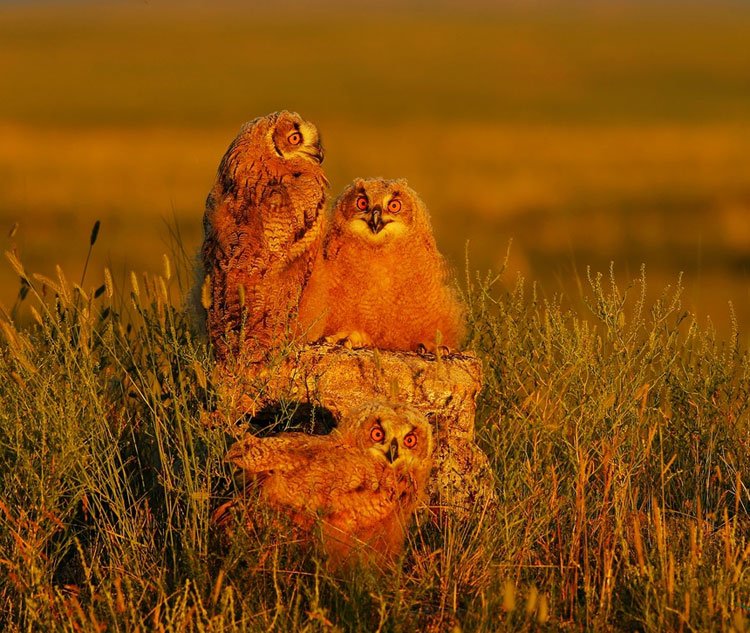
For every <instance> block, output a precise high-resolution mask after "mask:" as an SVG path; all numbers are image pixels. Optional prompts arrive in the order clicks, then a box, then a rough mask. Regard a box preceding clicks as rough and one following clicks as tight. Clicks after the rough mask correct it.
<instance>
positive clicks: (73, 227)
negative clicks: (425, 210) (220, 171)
mask: <svg viewBox="0 0 750 633" xmlns="http://www.w3.org/2000/svg"><path fill="white" fill-rule="evenodd" d="M749 27H750V8H749V7H748V6H747V5H745V4H743V3H736V4H735V3H712V4H708V3H705V4H704V3H698V2H696V3H689V4H680V5H677V4H669V3H655V4H652V3H649V4H645V3H644V4H640V3H639V4H625V3H612V4H606V5H605V4H591V3H571V4H570V5H567V6H566V7H565V8H564V9H563V8H562V6H561V5H556V4H546V3H539V4H533V5H528V6H522V5H514V4H509V5H507V6H503V7H501V8H491V7H489V6H485V5H483V4H482V3H476V4H470V5H467V6H465V7H464V8H463V9H461V10H459V9H457V8H456V7H453V6H451V5H450V4H448V3H437V4H436V5H434V6H432V7H431V9H430V11H429V12H428V11H427V10H426V9H425V7H424V6H422V5H420V4H418V3H415V4H410V5H407V6H405V7H403V6H397V5H395V4H393V5H389V4H386V5H384V6H375V5H369V6H360V7H351V6H344V5H343V4H339V3H336V2H332V3H329V4H326V5H324V6H323V7H322V8H316V9H313V8H311V7H309V6H306V5H303V4H300V3H293V2H292V3H282V4H280V5H278V6H277V7H276V8H274V9H270V8H261V7H255V8H252V9H249V8H241V7H239V6H237V5H232V4H226V5H222V6H220V7H219V8H207V7H202V6H196V5H186V6H182V5H180V7H176V6H175V5H171V6H168V5H158V6H157V5H155V4H149V3H143V4H137V5H136V4H117V3H113V4H107V5H94V4H91V5H79V6H77V5H67V4H49V5H47V4H41V5H31V6H22V5H14V4H9V5H0V74H2V76H3V78H4V83H5V85H6V86H8V87H9V89H8V90H6V91H5V94H4V95H3V99H1V100H0V228H2V231H3V238H2V240H3V241H5V244H4V247H5V248H4V249H3V250H7V251H8V252H9V254H8V255H7V256H6V260H5V261H6V262H7V265H5V267H3V268H0V375H1V376H3V378H4V380H3V381H1V382H0V628H3V629H4V630H9V631H19V632H20V631H103V630H108V631H145V630H159V631H183V630H191V631H269V630H273V631H276V630H278V631H306V632H307V631H413V630H424V631H488V632H489V631H498V630H508V631H536V630H540V631H542V630H571V631H579V630H592V631H612V630H616V631H691V630H699V631H731V630H733V631H744V630H748V627H750V573H749V571H750V570H749V566H750V562H749V561H748V557H749V556H750V521H748V503H749V502H750V489H749V488H748V486H749V485H750V482H749V481H748V477H747V473H748V468H749V467H750V458H749V457H748V455H750V452H749V451H748V448H749V447H750V357H749V356H748V353H747V347H748V342H750V336H749V335H748V332H749V331H750V281H749V278H748V275H749V274H750V221H748V218H749V217H750V157H749V156H748V152H747V150H746V148H747V147H748V144H749V141H750V82H748V81H747V69H748V68H750V48H748V47H747V45H746V43H745V40H746V34H747V32H748V29H749ZM279 108H288V109H293V110H297V111H299V112H300V113H302V114H304V115H305V116H306V117H308V118H310V119H311V120H313V121H315V122H316V123H317V124H318V126H319V127H320V129H321V131H322V133H323V139H324V143H325V146H326V150H327V157H326V160H325V163H324V167H325V169H326V173H327V174H328V177H329V180H330V182H331V192H332V195H335V194H336V193H337V192H338V191H339V190H341V189H342V188H343V186H344V185H345V184H347V183H348V182H349V181H350V180H351V179H352V178H354V177H356V176H361V175H382V176H388V177H391V176H392V177H402V176H403V177H406V178H408V179H409V181H410V184H411V185H412V186H413V187H414V188H415V189H416V190H417V191H419V192H420V194H421V195H422V196H423V198H424V199H425V201H426V202H427V204H428V206H429V208H430V210H431V213H432V217H433V224H434V228H435V233H436V236H437V239H438V243H439V245H440V247H441V250H442V251H443V252H444V253H445V254H446V255H447V256H448V257H449V259H450V260H451V262H452V263H453V264H454V266H455V268H456V270H457V276H458V282H459V285H460V287H461V289H462V293H463V295H464V297H465V299H466V302H467V305H468V307H469V321H470V333H469V338H468V341H467V348H468V349H469V350H471V351H473V352H474V353H476V354H477V355H478V356H479V357H480V358H481V359H482V362H483V367H484V374H485V387H484V389H483V391H482V393H481V394H480V396H479V414H478V419H477V428H478V443H479V444H480V446H481V447H482V449H483V450H484V451H485V452H486V453H487V455H488V456H489V458H490V461H491V463H492V468H493V477H494V482H493V483H494V485H495V487H496V490H497V493H498V498H499V504H498V506H497V507H496V508H490V509H487V508H476V511H475V512H474V514H473V515H472V516H471V517H470V519H469V520H468V521H459V520H455V519H453V518H451V517H448V516H447V517H444V518H443V519H442V521H441V522H440V523H439V524H437V525H436V524H433V523H431V522H429V521H428V520H427V519H426V517H424V516H422V515H420V519H419V521H418V522H417V524H416V525H415V526H414V527H413V528H412V530H411V532H410V536H409V543H408V546H407V549H406V552H405V554H404V558H403V560H401V561H399V562H398V564H396V565H394V567H393V568H392V569H390V570H388V573H386V574H385V575H378V574H376V573H371V572H368V571H366V570H364V571H363V570H360V571H358V572H357V573H351V574H349V573H336V574H334V573H330V572H328V571H326V569H325V567H324V565H322V564H321V561H320V559H319V557H318V555H317V554H316V552H315V551H314V550H313V551H311V550H305V549H301V548H299V547H298V546H297V545H296V544H295V543H293V542H291V543H290V542H285V541H284V540H283V539H282V538H280V537H279V535H278V533H276V532H275V531H274V530H272V529H267V530H260V531H259V532H255V533H252V534H248V533H246V531H244V530H243V528H242V526H241V525H239V524H238V525H237V526H236V527H237V529H236V532H235V534H234V535H233V536H232V537H231V538H229V539H226V538H222V537H221V536H220V535H219V534H218V533H217V532H216V531H215V530H214V529H213V526H212V524H211V519H210V517H211V513H212V511H213V510H214V509H215V508H216V507H217V506H218V505H220V504H221V503H223V502H224V501H226V500H227V499H228V498H229V497H230V496H231V495H232V493H233V489H234V488H233V483H232V476H231V473H230V469H229V467H228V466H227V465H226V464H225V463H223V462H222V457H223V455H224V454H225V452H226V450H227V447H228V443H229V442H231V438H229V437H228V436H227V435H226V434H225V433H224V432H223V431H222V430H221V429H216V428H209V427H207V426H206V425H205V424H204V423H203V422H202V419H203V418H204V417H205V413H206V412H208V411H212V410H213V409H214V408H215V407H216V404H217V399H218V395H217V385H216V384H215V379H214V363H213V361H212V357H211V351H210V349H208V347H207V346H206V343H205V342H204V341H203V340H202V339H201V338H200V337H199V336H197V335H196V333H195V332H194V331H193V329H192V328H191V326H190V324H189V322H188V319H187V317H186V315H185V314H184V310H183V306H184V295H185V293H186V292H187V290H188V288H189V287H190V285H191V283H192V277H191V272H190V264H191V258H192V256H193V253H194V252H195V250H196V249H197V247H198V245H199V243H200V239H201V216H202V212H203V201H204V199H205V195H206V193H207V192H208V190H209V188H210V187H211V184H212V181H213V178H214V173H215V169H216V167H217V165H218V161H219V159H220V157H221V155H222V153H223V152H224V150H225V149H226V146H227V144H228V143H229V141H230V140H231V138H232V137H233V136H234V134H235V133H236V131H237V130H238V128H239V126H240V124H241V123H242V122H243V121H245V120H247V119H250V118H252V117H254V116H256V115H259V114H265V113H267V112H270V111H272V110H275V109H279ZM96 220H100V221H101V225H100V227H101V228H100V230H99V231H98V234H97V236H96V240H95V243H94V244H93V248H92V251H91V258H90V260H89V259H88V258H87V252H88V251H89V248H90V246H91V242H92V241H94V240H92V239H91V237H92V232H91V230H92V226H94V222H95V221H96ZM3 227H4V228H3ZM6 235H7V237H6ZM511 239H512V241H513V243H512V246H511V248H510V251H508V245H509V241H510V240H511ZM467 240H468V242H469V244H468V249H467V245H466V242H467ZM165 253H166V256H165ZM467 253H468V262H467ZM85 262H88V265H87V266H85ZM610 262H614V263H613V264H610ZM642 265H645V272H643V270H642ZM84 269H85V274H84ZM488 269H491V270H494V272H491V273H489V274H485V272H484V271H486V270H488ZM477 271H480V272H477ZM681 271H683V275H682V277H680V272H681ZM76 285H77V286H76ZM19 289H20V292H19ZM730 301H731V302H732V307H730V305H729V302H730ZM258 388H259V389H262V388H263V385H262V384H259V385H258ZM277 421H278V422H279V423H280V424H282V425H283V424H287V423H289V419H288V418H287V417H286V415H285V414H283V413H282V414H280V415H279V419H278V420H277Z"/></svg>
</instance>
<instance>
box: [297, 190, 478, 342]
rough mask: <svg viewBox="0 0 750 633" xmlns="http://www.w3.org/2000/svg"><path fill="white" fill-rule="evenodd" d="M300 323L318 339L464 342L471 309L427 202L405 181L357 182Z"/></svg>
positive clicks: (337, 213) (336, 216)
mask: <svg viewBox="0 0 750 633" xmlns="http://www.w3.org/2000/svg"><path fill="white" fill-rule="evenodd" d="M300 321H301V323H302V324H303V325H304V326H305V327H307V328H308V330H307V336H308V340H311V341H314V340H317V339H319V338H321V337H325V338H327V339H328V340H333V341H339V340H341V341H346V342H347V343H349V344H351V345H353V346H355V347H359V346H372V347H380V348H384V349H391V350H419V349H422V348H426V349H434V348H435V347H436V342H437V341H441V344H442V345H444V346H446V347H448V348H453V349H455V348H458V347H459V345H460V343H461V338H462V336H463V331H464V308H463V305H462V303H461V301H460V300H459V298H458V295H457V292H456V289H455V287H454V285H453V283H452V281H451V275H450V272H449V269H448V267H447V265H446V263H445V261H444V260H443V258H442V256H441V255H440V253H439V252H438V249H437V245H436V244H435V238H434V237H433V235H432V227H431V225H430V219H429V215H428V213H427V208H426V207H425V205H424V203H423V202H422V201H421V200H420V198H419V196H418V195H417V194H416V193H415V192H414V191H413V190H412V189H411V188H410V187H409V186H408V185H407V183H406V181H405V180H382V179H370V180H355V181H354V183H353V184H351V185H349V186H348V187H347V188H346V189H345V190H344V192H343V193H342V194H341V195H340V196H339V198H338V200H337V201H336V202H335V204H334V208H333V213H332V218H331V226H330V228H329V230H328V232H327V234H326V236H325V238H324V242H323V249H322V250H321V252H320V254H319V256H318V260H317V261H316V263H315V267H314V269H313V274H312V277H311V279H310V282H309V284H308V286H307V288H306V290H305V292H304V294H303V297H302V302H301V304H300ZM438 332H440V335H441V336H440V337H438V334H437V333H438Z"/></svg>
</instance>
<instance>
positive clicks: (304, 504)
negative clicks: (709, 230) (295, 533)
mask: <svg viewBox="0 0 750 633" xmlns="http://www.w3.org/2000/svg"><path fill="white" fill-rule="evenodd" d="M431 456H432V431H431V429H430V424H429V422H428V421H427V419H426V418H425V416H424V415H422V414H421V413H419V411H417V410H416V409H414V408H412V407H409V406H407V405H404V404H394V403H388V402H382V401H372V402H369V403H367V404H365V405H363V406H362V407H359V408H357V409H355V410H353V411H351V412H350V413H349V414H348V415H347V416H345V417H344V419H343V420H342V422H341V424H340V425H339V426H338V427H337V428H336V429H334V430H333V431H332V432H331V434H330V435H307V434H305V433H281V434H279V435H277V436H275V437H268V438H263V439H261V438H258V437H255V436H254V435H248V436H246V437H245V438H244V439H242V440H240V441H239V442H237V443H236V444H234V445H233V446H232V447H231V449H230V450H229V452H228V453H227V455H226V457H225V460H226V461H229V462H232V463H233V464H234V465H236V466H237V467H239V468H241V469H242V470H243V471H244V474H245V476H247V477H248V478H250V479H251V480H252V481H255V482H256V483H257V484H258V486H259V487H260V491H261V495H262V498H263V499H264V500H265V501H266V502H267V503H268V504H269V505H270V506H271V507H272V508H274V509H276V510H281V511H282V512H284V513H285V514H286V515H288V516H289V518H290V519H291V520H292V521H293V523H295V524H296V525H297V526H298V527H299V528H301V529H302V530H303V531H304V532H306V533H307V534H311V533H312V530H313V528H314V526H315V525H316V523H317V522H318V521H319V522H320V523H319V524H320V528H321V536H322V545H323V549H324V551H325V552H326V553H327V555H328V562H329V565H331V566H332V567H334V568H335V567H339V566H341V565H346V564H350V563H351V562H353V560H354V559H356V556H357V555H358V554H359V555H364V557H365V559H370V558H374V559H375V560H378V559H385V560H392V559H393V558H395V557H397V556H398V555H399V554H400V553H401V551H402V549H403V545H404V539H405V530H406V528H407V526H408V523H409V521H410V519H411V516H412V514H413V513H414V510H415V509H416V507H417V503H418V502H419V500H420V498H421V497H422V495H423V493H424V491H425V489H426V486H427V480H428V478H429V475H430V470H431V468H432V459H431Z"/></svg>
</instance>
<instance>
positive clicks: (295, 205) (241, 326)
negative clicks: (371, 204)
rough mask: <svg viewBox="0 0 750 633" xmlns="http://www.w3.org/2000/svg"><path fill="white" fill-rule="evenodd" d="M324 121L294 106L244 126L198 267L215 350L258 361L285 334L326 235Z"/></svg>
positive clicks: (218, 191) (222, 171)
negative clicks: (319, 126) (320, 129)
mask: <svg viewBox="0 0 750 633" xmlns="http://www.w3.org/2000/svg"><path fill="white" fill-rule="evenodd" d="M322 162H323V146H322V145H321V141H320V135H319V134H318V130H317V128H316V127H315V125H313V124H312V123H310V122H309V121H305V120H304V119H303V118H302V117H300V116H299V115H298V114H296V113H294V112H286V111H282V112H275V113H273V114H269V115H268V116H265V117H261V118H258V119H255V120H254V121H251V122H249V123H247V124H245V126H244V127H243V128H242V130H241V131H240V133H239V135H238V136H237V138H235V139H234V140H233V141H232V143H231V145H230V146H229V149H227V151H226V153H225V154H224V157H223V158H222V159H221V164H220V165H219V170H218V174H217V177H216V182H215V184H214V186H213V188H212V189H211V192H210V193H209V195H208V199H207V200H206V211H205V214H204V217H203V229H204V238H203V245H202V247H201V260H202V271H200V272H199V274H198V277H199V282H198V283H199V284H200V286H201V289H200V290H199V291H197V292H196V294H199V295H201V296H202V301H201V303H202V304H203V306H204V308H205V309H206V311H207V316H206V329H207V332H208V335H209V339H210V341H211V343H212V344H213V347H214V350H215V354H216V357H217V359H219V360H220V361H222V360H226V359H227V357H228V356H241V357H242V358H243V359H244V360H248V361H251V362H252V361H260V360H263V359H264V358H265V356H266V355H267V353H268V352H269V350H271V349H273V348H274V347H275V346H276V345H278V344H279V342H280V341H281V340H282V339H283V338H284V336H285V335H286V332H287V331H288V329H289V323H290V315H294V314H295V313H296V311H297V308H298V306H299V298H300V294H301V292H302V289H303V288H304V286H305V284H306V283H307V281H308V279H309V276H310V272H311V267H312V263H313V260H314V259H315V256H316V254H317V250H318V248H319V247H320V244H321V240H322V237H323V230H322V222H323V216H322V214H321V210H322V209H323V206H324V204H325V199H326V191H327V188H328V182H327V180H326V178H325V175H324V174H323V170H322V168H321V163H322Z"/></svg>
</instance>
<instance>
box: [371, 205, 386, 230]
mask: <svg viewBox="0 0 750 633" xmlns="http://www.w3.org/2000/svg"><path fill="white" fill-rule="evenodd" d="M382 215H383V210H382V209H381V208H380V207H379V206H377V205H376V206H374V207H373V208H372V215H371V216H370V220H369V222H367V224H368V226H369V227H370V230H371V231H372V232H373V233H379V232H380V229H382V228H383V226H385V224H384V223H383V218H382V217H381V216H382Z"/></svg>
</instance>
